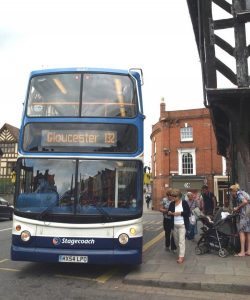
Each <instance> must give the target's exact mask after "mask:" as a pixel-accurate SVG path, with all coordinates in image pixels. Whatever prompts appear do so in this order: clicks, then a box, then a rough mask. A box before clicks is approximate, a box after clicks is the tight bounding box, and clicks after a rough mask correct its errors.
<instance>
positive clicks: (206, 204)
mask: <svg viewBox="0 0 250 300" xmlns="http://www.w3.org/2000/svg"><path fill="white" fill-rule="evenodd" d="M200 200H201V209H202V212H203V213H204V214H205V215H207V216H213V215H214V212H215V208H216V197H215V195H214V194H213V193H212V192H210V191H209V189H208V186H207V185H206V184H204V185H203V186H202V188H201V197H200Z"/></svg>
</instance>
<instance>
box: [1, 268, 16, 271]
mask: <svg viewBox="0 0 250 300" xmlns="http://www.w3.org/2000/svg"><path fill="white" fill-rule="evenodd" d="M0 271H11V272H20V270H17V269H9V268H0Z"/></svg>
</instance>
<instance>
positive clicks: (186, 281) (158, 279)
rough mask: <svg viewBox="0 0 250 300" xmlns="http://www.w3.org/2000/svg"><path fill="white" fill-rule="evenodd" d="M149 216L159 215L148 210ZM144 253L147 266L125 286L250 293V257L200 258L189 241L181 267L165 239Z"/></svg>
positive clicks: (211, 255) (131, 275)
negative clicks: (165, 243)
mask: <svg viewBox="0 0 250 300" xmlns="http://www.w3.org/2000/svg"><path fill="white" fill-rule="evenodd" d="M144 211H145V213H150V214H158V215H159V212H157V211H152V210H150V209H147V208H146V209H145V210H144ZM161 237H162V238H161V239H159V241H158V242H157V243H156V244H155V245H154V246H152V247H151V248H150V255H147V253H146V252H145V253H144V258H143V263H142V264H141V265H140V266H138V268H136V269H135V270H133V271H132V272H130V273H129V274H127V275H126V277H125V278H124V283H127V284H134V285H144V286H152V287H166V288H173V289H184V290H200V291H210V292H223V293H236V294H237V293H238V294H249V293H250V256H245V257H234V256H233V255H229V256H227V257H225V258H222V257H219V255H218V252H217V251H215V252H210V253H207V254H202V255H196V254H195V247H196V245H197V240H198V238H199V235H197V236H196V237H195V241H188V240H186V255H185V261H184V263H183V264H178V263H177V262H176V260H177V258H178V257H177V254H175V253H172V252H169V251H166V250H165V247H164V235H163V233H161ZM249 299H250V297H249Z"/></svg>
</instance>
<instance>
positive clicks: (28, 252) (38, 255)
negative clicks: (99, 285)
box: [11, 245, 142, 265]
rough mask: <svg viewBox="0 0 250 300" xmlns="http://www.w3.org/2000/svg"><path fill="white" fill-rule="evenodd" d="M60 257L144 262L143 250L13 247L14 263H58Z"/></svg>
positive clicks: (100, 260)
mask: <svg viewBox="0 0 250 300" xmlns="http://www.w3.org/2000/svg"><path fill="white" fill-rule="evenodd" d="M60 256H69V257H71V256H76V257H87V262H86V263H88V264H106V265H107V264H127V265H130V264H132V265H135V264H141V262H142V249H126V250H121V249H114V250H99V249H98V250H93V249H92V250H91V251H90V250H89V251H88V250H78V249H70V250H69V249H50V248H26V247H20V246H14V245H12V247H11V259H12V260H14V261H33V262H51V263H58V262H60V261H59V257H60Z"/></svg>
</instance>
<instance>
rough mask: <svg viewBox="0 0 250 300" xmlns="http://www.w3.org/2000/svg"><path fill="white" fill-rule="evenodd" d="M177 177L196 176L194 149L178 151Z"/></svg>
mask: <svg viewBox="0 0 250 300" xmlns="http://www.w3.org/2000/svg"><path fill="white" fill-rule="evenodd" d="M178 162H179V175H196V157H195V149H179V150H178Z"/></svg>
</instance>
